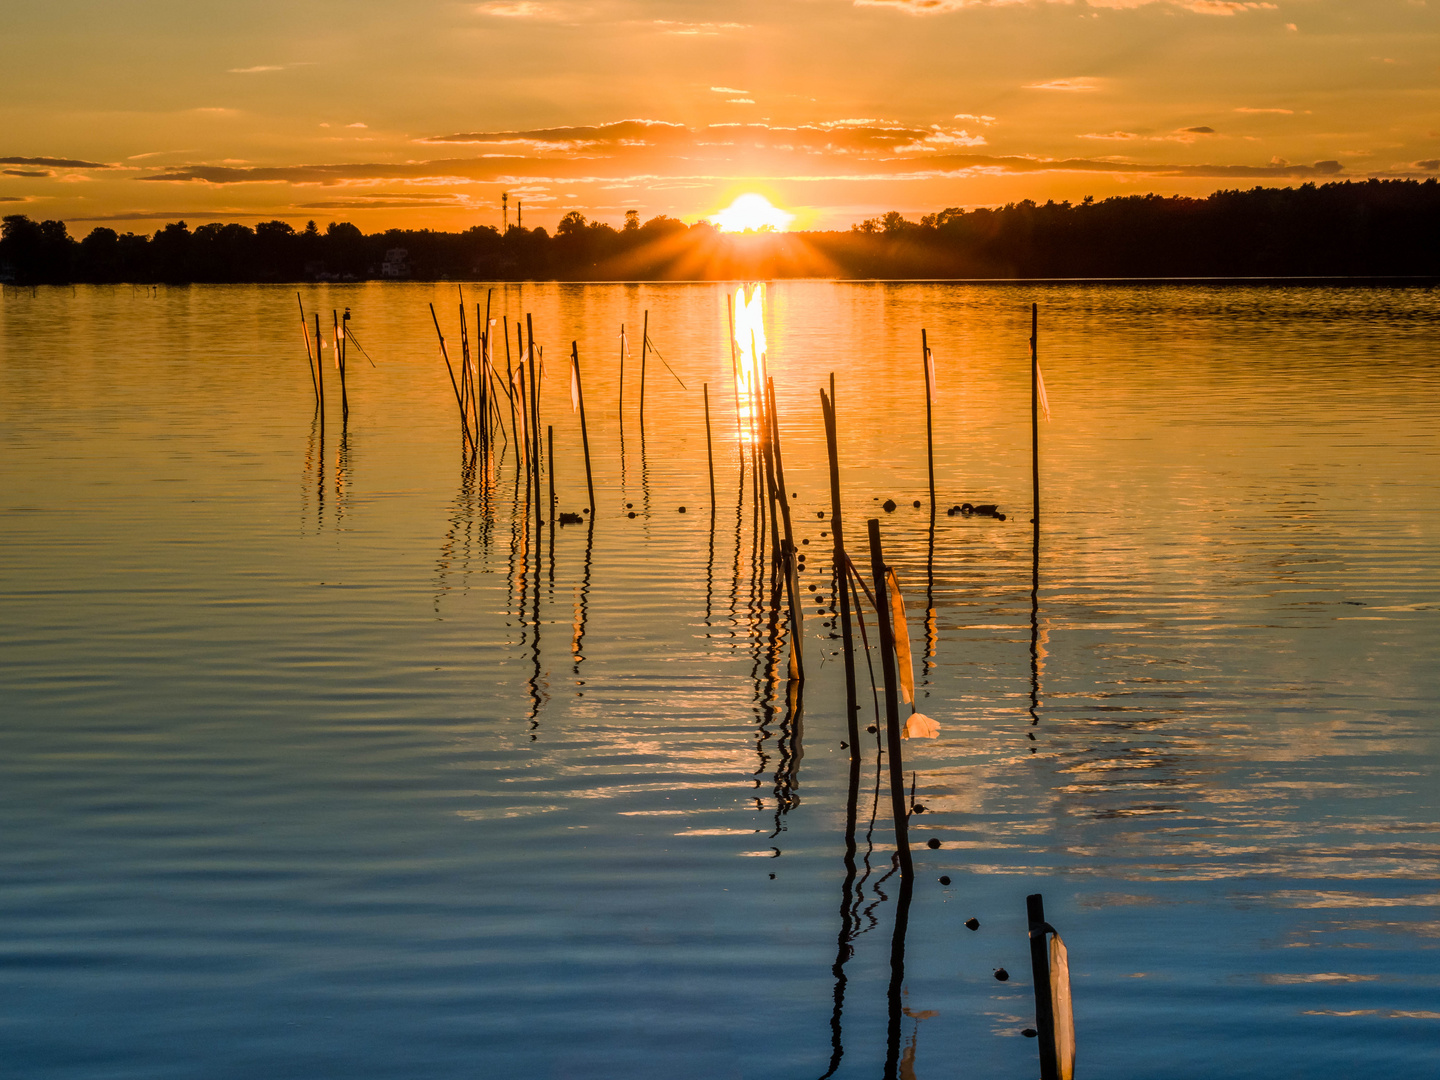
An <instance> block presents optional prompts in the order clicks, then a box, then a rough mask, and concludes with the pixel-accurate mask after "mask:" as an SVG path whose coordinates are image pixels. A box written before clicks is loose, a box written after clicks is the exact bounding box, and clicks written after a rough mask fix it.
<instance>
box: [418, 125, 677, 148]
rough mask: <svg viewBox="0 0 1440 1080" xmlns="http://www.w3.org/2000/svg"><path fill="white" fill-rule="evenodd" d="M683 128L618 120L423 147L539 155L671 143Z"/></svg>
mask: <svg viewBox="0 0 1440 1080" xmlns="http://www.w3.org/2000/svg"><path fill="white" fill-rule="evenodd" d="M686 130H687V129H686V127H685V125H684V124H672V123H669V122H667V121H664V120H618V121H615V122H613V123H609V124H593V125H586V126H581V127H555V128H531V129H529V130H526V131H466V132H459V133H457V134H454V135H432V136H429V137H427V138H424V139H421V140H419V141H420V142H422V143H471V144H474V145H477V146H507V147H520V148H525V147H529V148H530V149H533V150H536V151H543V150H559V151H574V150H577V149H584V148H587V147H601V146H607V145H616V144H622V145H648V144H651V143H654V142H669V141H673V139H675V138H676V137H680V136H683V135H684V133H685V132H686Z"/></svg>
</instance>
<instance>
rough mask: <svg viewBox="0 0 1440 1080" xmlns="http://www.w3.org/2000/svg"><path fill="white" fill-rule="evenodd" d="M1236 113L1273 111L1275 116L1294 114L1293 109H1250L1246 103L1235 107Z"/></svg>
mask: <svg viewBox="0 0 1440 1080" xmlns="http://www.w3.org/2000/svg"><path fill="white" fill-rule="evenodd" d="M1235 111H1236V112H1238V113H1275V114H1276V115H1277V116H1294V115H1295V110H1294V109H1252V108H1250V107H1249V106H1248V105H1240V106H1238V107H1237V108H1236V109H1235Z"/></svg>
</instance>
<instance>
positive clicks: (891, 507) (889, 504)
mask: <svg viewBox="0 0 1440 1080" xmlns="http://www.w3.org/2000/svg"><path fill="white" fill-rule="evenodd" d="M880 509H881V510H884V511H885V513H887V514H893V513H894V512H895V500H894V499H886V500H885V501H884V502H883V503H881V504H880Z"/></svg>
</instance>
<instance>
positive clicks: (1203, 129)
mask: <svg viewBox="0 0 1440 1080" xmlns="http://www.w3.org/2000/svg"><path fill="white" fill-rule="evenodd" d="M1184 130H1186V131H1189V132H1192V133H1194V134H1196V135H1214V134H1215V129H1214V128H1212V127H1208V126H1207V125H1205V124H1201V125H1200V126H1199V127H1188V128H1185V129H1184Z"/></svg>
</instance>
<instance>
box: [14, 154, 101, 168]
mask: <svg viewBox="0 0 1440 1080" xmlns="http://www.w3.org/2000/svg"><path fill="white" fill-rule="evenodd" d="M0 165H44V166H47V167H49V168H52V169H113V168H114V167H115V166H113V165H102V164H101V163H100V162H98V161H81V160H80V159H78V158H57V157H0Z"/></svg>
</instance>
